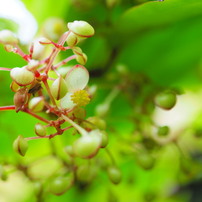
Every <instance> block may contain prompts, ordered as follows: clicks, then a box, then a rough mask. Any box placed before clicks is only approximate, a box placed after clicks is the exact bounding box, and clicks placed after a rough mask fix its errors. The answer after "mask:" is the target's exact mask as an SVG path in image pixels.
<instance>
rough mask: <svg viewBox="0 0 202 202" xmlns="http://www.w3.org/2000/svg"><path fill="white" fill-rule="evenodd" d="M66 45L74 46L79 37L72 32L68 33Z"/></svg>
mask: <svg viewBox="0 0 202 202" xmlns="http://www.w3.org/2000/svg"><path fill="white" fill-rule="evenodd" d="M66 42H67V45H68V46H70V47H73V46H76V44H77V43H78V42H79V38H78V37H77V36H76V35H75V34H74V33H72V32H71V33H70V34H69V35H68V37H67V39H66Z"/></svg>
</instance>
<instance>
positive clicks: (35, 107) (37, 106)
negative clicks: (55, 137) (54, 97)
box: [28, 97, 44, 112]
mask: <svg viewBox="0 0 202 202" xmlns="http://www.w3.org/2000/svg"><path fill="white" fill-rule="evenodd" d="M28 107H29V109H31V110H32V111H33V112H40V111H42V110H43V108H44V99H43V97H34V98H32V99H31V100H30V101H29V106H28Z"/></svg>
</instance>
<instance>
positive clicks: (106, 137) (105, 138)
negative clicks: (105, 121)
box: [100, 131, 109, 148]
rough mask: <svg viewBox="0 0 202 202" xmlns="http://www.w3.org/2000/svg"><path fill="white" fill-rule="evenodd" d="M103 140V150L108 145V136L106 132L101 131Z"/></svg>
mask: <svg viewBox="0 0 202 202" xmlns="http://www.w3.org/2000/svg"><path fill="white" fill-rule="evenodd" d="M101 139H102V143H101V146H100V147H101V148H105V147H106V146H107V145H108V141H109V140H108V134H107V133H106V132H105V131H101Z"/></svg>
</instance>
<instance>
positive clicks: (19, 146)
mask: <svg viewBox="0 0 202 202" xmlns="http://www.w3.org/2000/svg"><path fill="white" fill-rule="evenodd" d="M13 148H14V150H15V151H16V152H17V153H18V154H20V155H21V156H24V155H25V154H26V152H27V149H28V143H27V140H25V139H24V137H22V135H19V136H18V137H17V139H15V141H14V142H13Z"/></svg>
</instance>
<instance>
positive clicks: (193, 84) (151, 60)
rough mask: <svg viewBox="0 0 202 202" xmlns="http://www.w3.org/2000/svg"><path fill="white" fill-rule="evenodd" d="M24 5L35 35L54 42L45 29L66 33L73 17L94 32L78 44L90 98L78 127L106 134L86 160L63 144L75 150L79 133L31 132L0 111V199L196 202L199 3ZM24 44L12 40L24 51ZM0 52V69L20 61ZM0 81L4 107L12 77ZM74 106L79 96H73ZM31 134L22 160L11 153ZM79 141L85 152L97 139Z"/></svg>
mask: <svg viewBox="0 0 202 202" xmlns="http://www.w3.org/2000/svg"><path fill="white" fill-rule="evenodd" d="M23 2H24V4H25V5H26V7H27V9H28V10H29V11H30V12H31V13H32V14H33V15H34V17H35V18H36V19H37V22H38V25H39V30H38V33H37V36H42V35H43V36H46V37H47V38H49V39H50V40H52V41H53V42H55V43H57V41H58V38H59V36H57V35H54V34H53V35H51V33H52V32H51V31H53V30H54V29H53V28H52V27H54V26H52V27H51V26H50V24H51V23H52V25H54V24H55V23H56V22H58V24H59V26H58V27H60V28H59V29H56V30H59V32H60V33H64V32H65V31H66V30H67V29H66V27H65V26H66V25H65V24H66V23H67V22H73V21H75V20H84V21H87V22H88V23H90V24H91V25H92V26H93V27H94V29H95V35H94V36H93V37H92V38H89V39H87V40H85V41H83V42H82V43H79V46H80V47H81V48H82V50H83V51H84V52H85V53H86V55H87V56H88V60H87V63H86V65H85V66H86V68H87V69H88V71H89V73H90V81H89V87H88V90H89V92H90V93H92V95H93V96H92V99H91V101H90V103H89V104H88V105H87V106H86V107H85V110H86V117H85V118H84V119H85V121H83V122H77V123H78V124H79V125H80V127H82V128H85V129H88V128H90V129H91V130H92V131H94V130H96V129H97V128H99V129H100V130H105V127H106V134H107V135H106V134H104V136H103V137H104V138H106V137H107V138H106V144H107V142H108V145H107V146H106V145H104V146H106V148H105V149H100V150H99V153H97V155H96V156H95V157H93V158H91V159H90V160H89V159H88V160H86V159H81V158H78V157H74V155H75V151H74V152H72V147H71V145H72V143H73V142H74V143H75V142H76V143H75V144H76V146H75V148H78V147H79V148H80V142H79V141H78V137H79V134H78V131H76V130H74V129H70V130H68V131H66V133H64V134H63V135H57V136H55V137H54V138H51V139H48V138H43V136H44V132H43V129H42V128H41V126H40V125H38V126H36V127H35V124H36V119H35V118H34V117H31V116H29V115H28V114H26V113H23V112H22V111H19V113H15V112H14V111H1V113H0V125H1V133H0V134H1V135H0V141H1V146H0V163H1V167H0V176H1V179H2V181H1V182H0V189H1V190H2V193H3V194H2V196H0V200H2V201H4V200H7V201H14V200H17V201H36V200H37V201H49V202H52V201H58V200H59V201H67V200H69V201H86V202H91V201H95V200H96V201H98V202H99V201H100V202H105V201H106V202H111V201H120V202H122V201H138V202H144V201H145V202H149V201H150V202H151V201H155V202H161V201H165V202H180V201H182V202H186V201H191V202H197V201H200V198H201V197H200V195H201V192H200V189H199V188H200V187H201V183H202V181H201V177H200V176H201V172H202V164H201V152H202V151H201V103H200V99H201V91H200V87H201V84H200V82H201V75H202V74H201V61H202V37H201V35H202V9H201V8H202V2H201V1H200V0H192V1H189V0H165V1H146V0H124V1H123V0H98V1H93V0H86V1H82V0H69V1H66V0H59V1H57V2H55V1H53V0H49V1H47V0H45V1H41V0H29V1H28V0H23ZM55 20H56V21H55ZM63 24H64V30H63V28H61V27H62V26H61V25H63ZM56 27H57V26H56ZM0 29H1V30H2V29H10V30H12V31H15V30H16V31H17V29H18V27H17V26H16V25H15V24H13V23H12V22H10V21H8V20H4V19H2V20H1V21H0ZM51 37H52V38H51ZM29 47H30V44H27V45H22V44H21V48H22V49H23V51H24V52H26V53H28V52H29ZM47 47H50V45H47ZM0 53H1V60H0V66H1V67H7V68H13V67H22V66H24V65H26V62H25V61H24V60H23V59H22V58H21V57H19V56H18V55H16V54H13V53H9V52H6V51H5V50H4V46H3V45H1V46H0ZM48 53H49V52H48V50H47V54H48ZM67 56H70V55H68V53H67V51H64V52H62V51H61V54H60V55H59V57H58V58H57V59H56V63H55V64H57V63H58V62H59V61H63V60H64V59H65V58H66V57H67ZM82 61H83V60H82ZM70 64H71V65H75V63H74V62H70ZM53 76H55V75H53ZM0 79H1V81H2V85H1V87H0V90H1V92H2V96H1V99H0V104H1V106H5V105H13V96H14V93H13V92H11V90H10V88H9V86H10V83H11V81H12V79H13V78H12V79H11V78H10V76H9V74H8V72H4V71H1V72H0ZM58 82H61V80H58ZM55 86H56V87H57V84H55ZM56 87H53V90H52V92H53V91H56V92H57V93H56V95H55V97H58V96H59V97H58V99H60V96H63V95H62V94H63V93H61V92H59V93H58V89H57V88H56ZM55 89H56V90H55ZM53 94H54V93H53ZM159 95H160V98H159ZM170 96H171V97H170ZM84 97H85V96H84ZM176 98H177V103H176V105H175V102H176V100H175V99H176ZM162 99H163V101H162ZM170 99H171V100H170ZM75 100H81V99H78V96H76V97H75ZM84 102H86V100H85V99H84ZM82 103H83V100H82ZM165 104H166V105H165ZM183 104H184V105H183ZM174 105H175V106H174ZM168 106H169V107H168ZM181 106H183V108H182V109H181V108H180V107H181ZM81 108H82V109H83V107H81ZM160 108H163V109H160ZM165 108H166V109H165ZM170 108H172V110H168V109H170ZM80 113H81V112H80ZM80 113H78V114H79V115H81V114H80ZM156 114H157V115H156ZM162 114H163V115H164V116H162ZM40 115H42V116H43V117H44V118H45V119H48V120H52V119H54V117H53V116H50V115H44V114H42V113H40ZM159 116H160V117H159ZM170 116H171V118H169V117H170ZM92 117H93V118H92ZM178 117H179V118H178ZM162 119H164V120H162ZM183 120H184V122H183ZM77 121H78V120H77ZM93 124H94V125H96V126H97V127H95V128H94V125H93ZM105 124H106V126H105ZM69 126H70V125H68V124H67V127H69ZM36 130H38V133H39V136H38V137H39V139H36V140H32V141H29V149H28V150H27V152H26V154H25V156H24V157H21V156H19V154H15V153H14V150H13V148H12V145H13V142H14V140H16V138H17V137H18V136H19V135H23V137H25V139H26V138H27V140H28V139H29V137H33V136H35V131H36ZM77 130H78V128H77ZM41 131H42V132H41ZM54 132H55V131H54V128H49V129H48V134H54ZM40 136H42V138H40ZM19 137H20V138H19ZM19 137H18V139H17V141H18V142H17V143H18V144H20V143H21V142H20V143H19V141H21V138H22V137H21V136H19ZM95 139H96V138H95ZM96 141H97V140H95V142H96ZM84 142H85V144H88V145H89V147H88V148H89V150H90V149H92V150H94V146H95V144H96V143H95V144H91V142H89V141H88V140H85V141H84ZM15 144H16V143H15ZM78 145H79V146H78ZM24 148H26V143H25V142H23V150H19V147H18V148H17V151H18V152H19V153H21V154H22V153H23V154H24ZM89 150H88V151H86V150H82V149H81V150H79V149H76V153H77V155H78V156H81V157H83V151H84V152H87V153H88V152H89ZM90 153H91V151H90ZM84 156H85V155H84ZM72 171H73V172H72ZM70 173H73V176H72V175H70ZM72 179H74V180H73V181H72ZM113 183H114V184H113ZM73 184H74V185H73ZM6 186H9V187H10V188H9V189H11V187H12V189H13V187H16V190H17V192H18V193H15V192H14V193H13V196H14V197H15V198H12V196H10V193H9V192H8V193H9V194H8V193H7V190H8V189H6ZM64 187H65V188H64ZM22 190H23V191H22ZM51 193H52V194H51ZM54 194H56V195H60V196H55V195H54ZM1 197H2V198H1ZM16 198H17V199H16Z"/></svg>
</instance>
